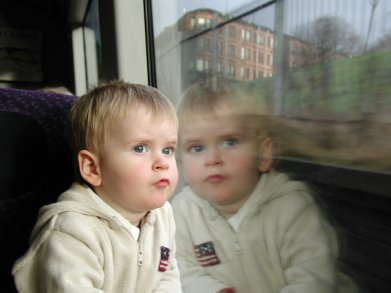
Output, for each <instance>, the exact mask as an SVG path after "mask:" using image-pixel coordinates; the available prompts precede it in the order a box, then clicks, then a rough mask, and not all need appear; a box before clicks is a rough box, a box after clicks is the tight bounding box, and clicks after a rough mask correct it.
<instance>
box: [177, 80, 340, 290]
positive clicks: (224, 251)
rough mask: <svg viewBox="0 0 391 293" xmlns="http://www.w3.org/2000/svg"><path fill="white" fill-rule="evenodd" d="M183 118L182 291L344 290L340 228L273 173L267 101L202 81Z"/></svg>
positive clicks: (304, 192) (182, 108) (301, 188)
mask: <svg viewBox="0 0 391 293" xmlns="http://www.w3.org/2000/svg"><path fill="white" fill-rule="evenodd" d="M178 113H179V128H180V130H179V145H180V149H179V150H180V151H179V153H180V162H181V166H182V168H183V174H184V178H185V181H186V183H187V184H188V186H187V187H185V188H184V189H183V190H182V192H181V193H180V194H178V195H177V196H176V197H174V199H173V209H174V215H175V219H176V223H177V238H176V239H177V246H178V250H177V251H178V254H177V258H178V263H179V268H180V271H181V278H182V284H183V289H184V292H203V293H208V292H213V293H216V292H241V293H249V292H262V293H268V292H306V293H313V292H330V293H331V292H332V293H335V292H339V291H338V290H337V287H338V286H339V285H338V281H337V280H338V279H339V277H338V275H339V274H338V273H337V269H336V259H335V256H336V254H337V243H336V238H335V234H334V231H333V229H332V228H331V226H330V225H329V224H328V223H327V222H326V221H325V219H324V218H323V217H322V216H321V214H320V212H319V210H318V208H317V206H316V204H315V202H314V200H313V199H312V197H311V195H310V193H309V191H308V189H307V188H306V187H305V185H304V184H302V183H300V182H295V181H292V180H290V179H289V178H288V176H287V175H285V174H283V173H278V172H276V171H273V169H272V161H273V159H272V155H273V139H272V137H273V135H271V133H270V129H271V128H270V119H268V117H267V115H265V113H267V112H266V109H265V107H263V106H262V103H261V102H260V101H257V100H256V99H255V98H254V99H252V96H251V95H249V94H245V93H244V92H243V91H241V90H240V86H235V85H232V84H231V85H228V84H226V85H224V84H223V83H220V84H219V83H216V84H213V83H210V84H209V83H205V84H202V85H199V86H194V87H193V88H191V89H189V90H188V91H187V92H186V93H185V95H184V99H183V101H182V102H181V104H180V105H179V108H178ZM344 280H345V278H344ZM341 292H342V291H341ZM343 292H347V291H343Z"/></svg>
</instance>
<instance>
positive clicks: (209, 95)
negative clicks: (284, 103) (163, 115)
mask: <svg viewBox="0 0 391 293" xmlns="http://www.w3.org/2000/svg"><path fill="white" fill-rule="evenodd" d="M177 113H178V119H179V128H181V126H183V125H185V124H186V123H191V120H192V119H193V118H194V115H203V116H220V115H223V114H224V113H225V114H227V115H238V116H242V117H243V118H244V119H245V121H246V122H247V123H248V124H249V126H250V125H251V126H253V127H254V128H255V129H256V131H257V133H258V135H259V138H262V137H263V138H264V137H265V136H271V134H272V127H271V125H270V123H271V119H270V118H271V117H270V111H269V109H268V107H267V103H266V102H265V100H264V98H263V97H262V96H261V95H259V94H255V93H254V92H253V91H252V90H251V89H249V88H248V87H247V86H246V84H245V83H242V82H237V81H229V80H228V81H227V80H220V79H217V80H210V81H207V82H203V83H200V84H196V85H193V86H192V87H190V88H189V89H187V90H186V91H185V92H184V94H183V96H182V99H181V100H180V102H179V104H178V106H177Z"/></svg>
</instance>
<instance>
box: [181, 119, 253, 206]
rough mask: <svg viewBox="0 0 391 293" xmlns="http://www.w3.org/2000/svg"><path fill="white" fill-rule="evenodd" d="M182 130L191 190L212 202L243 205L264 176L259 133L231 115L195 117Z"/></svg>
mask: <svg viewBox="0 0 391 293" xmlns="http://www.w3.org/2000/svg"><path fill="white" fill-rule="evenodd" d="M192 118H193V117H192ZM180 131H181V132H180V144H181V163H182V167H183V172H184V177H185V180H186V182H187V184H189V186H190V187H191V189H192V190H193V191H194V192H195V193H196V194H197V195H198V196H200V197H202V198H205V199H206V200H208V201H210V202H211V203H212V204H215V205H221V206H224V205H232V204H236V205H238V204H239V206H241V203H244V202H245V200H246V199H247V198H248V196H249V195H250V194H251V192H252V191H253V190H254V188H255V186H256V185H257V183H258V180H259V176H260V175H259V170H258V166H259V161H260V156H259V147H258V143H257V138H256V136H255V133H254V132H253V131H251V130H249V129H247V128H246V126H245V124H244V123H243V122H242V121H240V119H239V118H238V117H237V116H236V117H233V116H229V115H225V116H212V117H204V116H198V117H197V116H195V117H194V119H189V120H188V121H187V122H185V123H183V124H182V126H181V130H180Z"/></svg>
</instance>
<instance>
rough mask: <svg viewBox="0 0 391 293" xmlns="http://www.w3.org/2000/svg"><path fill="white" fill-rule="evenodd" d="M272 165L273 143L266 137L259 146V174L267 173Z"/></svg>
mask: <svg viewBox="0 0 391 293" xmlns="http://www.w3.org/2000/svg"><path fill="white" fill-rule="evenodd" d="M272 164H273V141H272V139H271V138H270V137H267V138H265V139H263V140H262V141H261V143H260V144H259V165H258V170H259V171H260V172H267V171H269V169H270V168H271V167H272Z"/></svg>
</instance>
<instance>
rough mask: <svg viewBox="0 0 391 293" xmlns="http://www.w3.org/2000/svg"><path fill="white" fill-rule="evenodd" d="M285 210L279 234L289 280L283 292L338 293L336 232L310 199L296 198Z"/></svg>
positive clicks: (281, 254)
mask: <svg viewBox="0 0 391 293" xmlns="http://www.w3.org/2000/svg"><path fill="white" fill-rule="evenodd" d="M285 207H287V208H286V209H285V210H284V211H281V215H282V217H280V221H281V222H280V223H279V226H280V229H278V232H277V234H278V240H277V241H278V242H279V243H277V245H278V246H279V247H280V258H281V264H282V269H283V275H284V279H285V281H286V285H285V286H284V287H283V288H282V289H281V290H280V293H293V292H317V293H333V292H336V291H337V290H336V285H337V284H336V283H337V281H336V280H337V277H336V276H337V268H336V256H337V253H338V251H337V240H336V234H335V231H334V230H333V228H332V227H331V226H330V225H329V223H328V222H327V221H326V219H325V218H324V217H323V215H322V214H321V213H320V212H319V209H318V207H317V206H316V204H315V203H314V202H312V200H310V199H309V198H308V197H307V196H300V194H296V195H293V196H292V200H291V202H290V203H289V204H288V205H285ZM281 219H282V220H281Z"/></svg>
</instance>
